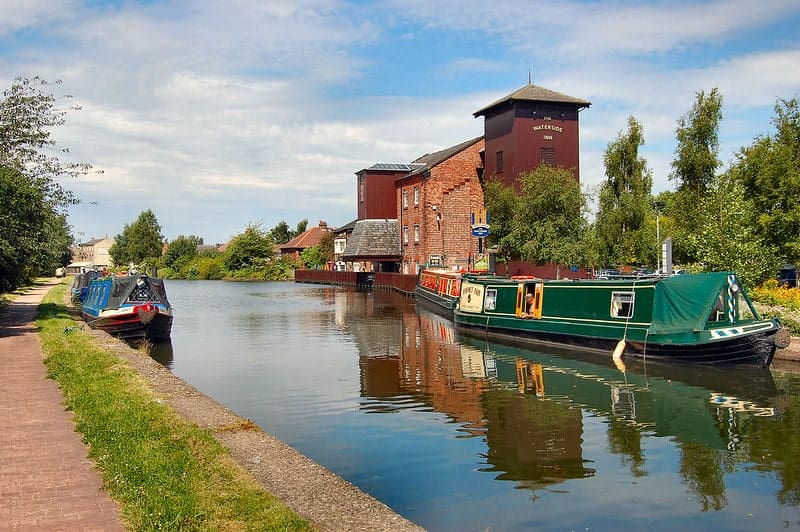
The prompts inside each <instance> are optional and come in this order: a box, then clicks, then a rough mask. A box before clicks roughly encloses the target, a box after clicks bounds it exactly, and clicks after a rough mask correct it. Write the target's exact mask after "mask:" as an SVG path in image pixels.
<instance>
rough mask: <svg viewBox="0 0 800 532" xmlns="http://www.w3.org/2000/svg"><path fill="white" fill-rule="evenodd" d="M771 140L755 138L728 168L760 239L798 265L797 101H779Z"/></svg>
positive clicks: (799, 172)
mask: <svg viewBox="0 0 800 532" xmlns="http://www.w3.org/2000/svg"><path fill="white" fill-rule="evenodd" d="M772 123H773V125H774V126H775V128H776V130H777V132H776V134H775V135H774V136H770V135H767V136H760V137H757V138H756V139H755V141H754V143H753V144H752V145H751V146H749V147H746V148H743V149H742V150H741V151H740V152H739V153H738V154H737V157H736V162H735V163H734V164H733V165H732V167H731V174H732V176H733V177H734V178H735V179H737V180H738V181H740V182H741V183H742V184H743V185H744V187H745V191H746V193H747V196H748V197H750V198H752V201H753V203H754V204H755V208H756V210H757V212H758V213H759V216H758V218H757V220H756V227H757V229H758V233H759V235H760V236H761V237H762V238H763V239H764V240H765V241H767V242H769V243H770V244H772V245H773V246H775V247H777V248H778V253H779V254H780V255H781V256H782V257H784V259H785V260H787V261H788V262H798V261H800V196H799V195H798V190H800V101H798V99H797V98H793V99H791V100H778V102H777V103H776V104H775V117H774V118H773V119H772Z"/></svg>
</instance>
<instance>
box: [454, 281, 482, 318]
mask: <svg viewBox="0 0 800 532" xmlns="http://www.w3.org/2000/svg"><path fill="white" fill-rule="evenodd" d="M458 308H459V309H460V310H462V311H464V312H480V311H481V309H482V308H483V285H479V284H470V283H468V282H466V281H465V282H464V283H463V284H462V285H461V299H460V300H459V303H458Z"/></svg>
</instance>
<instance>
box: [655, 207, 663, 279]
mask: <svg viewBox="0 0 800 532" xmlns="http://www.w3.org/2000/svg"><path fill="white" fill-rule="evenodd" d="M665 205H666V203H664V202H663V201H654V202H653V207H655V208H656V271H657V272H658V273H659V274H661V222H660V219H659V214H660V213H661V209H663V208H664V206H665Z"/></svg>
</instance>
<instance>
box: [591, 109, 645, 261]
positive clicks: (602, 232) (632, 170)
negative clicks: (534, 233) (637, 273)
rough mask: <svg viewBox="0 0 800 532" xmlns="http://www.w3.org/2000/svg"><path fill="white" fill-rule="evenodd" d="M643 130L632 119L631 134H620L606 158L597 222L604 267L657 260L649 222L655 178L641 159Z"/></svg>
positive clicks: (599, 250)
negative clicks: (650, 201)
mask: <svg viewBox="0 0 800 532" xmlns="http://www.w3.org/2000/svg"><path fill="white" fill-rule="evenodd" d="M643 144H644V135H643V133H642V126H641V125H640V124H639V122H637V121H636V119H635V118H633V117H629V118H628V131H627V132H626V133H622V132H621V131H620V132H619V133H618V134H617V139H616V140H614V141H612V142H610V143H609V144H608V146H607V147H606V150H605V153H604V155H603V162H604V164H605V168H606V181H605V182H603V183H602V184H601V185H600V193H599V210H598V213H597V219H596V221H595V231H596V235H597V239H598V246H599V249H598V255H599V260H600V262H601V264H604V265H606V266H611V265H616V264H641V263H642V262H645V261H647V262H650V259H652V258H654V253H653V251H654V246H653V240H652V238H651V231H650V229H649V226H648V218H650V217H651V215H650V213H651V209H650V206H649V200H650V193H651V190H652V188H653V177H652V174H651V172H650V170H649V169H648V168H647V162H646V161H645V159H644V158H642V157H640V156H639V146H642V145H643Z"/></svg>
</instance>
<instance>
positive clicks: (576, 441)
mask: <svg viewBox="0 0 800 532" xmlns="http://www.w3.org/2000/svg"><path fill="white" fill-rule="evenodd" d="M483 403H484V408H485V411H486V417H487V418H488V420H489V423H488V429H487V432H486V440H487V443H488V447H489V451H488V455H487V460H488V462H489V464H491V466H492V468H491V469H489V471H502V473H501V474H500V475H499V476H498V478H499V479H502V480H516V481H519V482H521V484H522V485H523V486H524V487H525V488H528V489H538V488H543V487H546V486H549V485H552V484H556V483H559V482H563V481H564V480H566V479H570V478H585V477H590V476H593V475H594V469H591V468H586V467H584V460H583V456H582V450H581V442H582V439H581V436H582V434H583V420H582V417H581V410H580V409H579V408H570V407H569V406H566V405H563V404H560V403H558V402H556V401H552V400H545V399H541V398H538V397H536V396H534V395H530V394H525V395H521V394H519V393H518V392H513V391H511V390H497V389H493V390H489V391H487V392H486V393H485V394H484V396H483Z"/></svg>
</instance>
